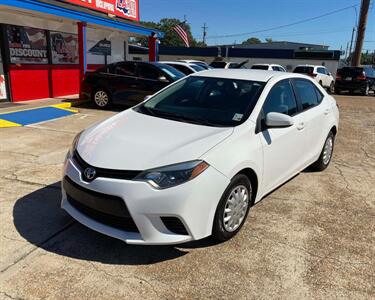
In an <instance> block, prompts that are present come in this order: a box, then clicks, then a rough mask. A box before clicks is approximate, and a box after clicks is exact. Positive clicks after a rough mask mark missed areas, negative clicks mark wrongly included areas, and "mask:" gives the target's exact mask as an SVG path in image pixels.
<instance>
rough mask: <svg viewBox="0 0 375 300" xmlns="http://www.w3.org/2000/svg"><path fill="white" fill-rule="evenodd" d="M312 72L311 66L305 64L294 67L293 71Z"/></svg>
mask: <svg viewBox="0 0 375 300" xmlns="http://www.w3.org/2000/svg"><path fill="white" fill-rule="evenodd" d="M313 72H314V68H313V67H307V66H300V67H297V68H295V69H294V71H293V73H300V74H311V73H313Z"/></svg>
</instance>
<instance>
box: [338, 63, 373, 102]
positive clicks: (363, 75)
mask: <svg viewBox="0 0 375 300" xmlns="http://www.w3.org/2000/svg"><path fill="white" fill-rule="evenodd" d="M370 90H375V69H374V68H372V67H344V68H342V69H338V70H337V74H336V81H335V92H336V93H337V94H340V93H341V92H342V91H349V92H350V93H353V92H356V91H359V92H360V93H361V94H362V95H368V93H369V91H370Z"/></svg>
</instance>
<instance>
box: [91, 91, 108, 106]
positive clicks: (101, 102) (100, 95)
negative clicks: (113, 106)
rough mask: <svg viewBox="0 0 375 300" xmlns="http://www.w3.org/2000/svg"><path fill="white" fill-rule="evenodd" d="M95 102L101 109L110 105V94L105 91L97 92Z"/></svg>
mask: <svg viewBox="0 0 375 300" xmlns="http://www.w3.org/2000/svg"><path fill="white" fill-rule="evenodd" d="M94 101H95V103H96V105H98V106H100V107H104V106H106V105H107V104H108V102H109V97H108V94H107V93H106V92H104V91H97V92H96V93H95V96H94Z"/></svg>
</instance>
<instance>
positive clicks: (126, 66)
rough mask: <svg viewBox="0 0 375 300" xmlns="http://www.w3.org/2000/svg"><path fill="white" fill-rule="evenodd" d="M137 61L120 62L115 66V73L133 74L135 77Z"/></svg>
mask: <svg viewBox="0 0 375 300" xmlns="http://www.w3.org/2000/svg"><path fill="white" fill-rule="evenodd" d="M135 69H136V66H135V63H131V62H126V63H118V64H117V65H116V67H115V74H118V75H122V76H132V77H135V76H136V73H135Z"/></svg>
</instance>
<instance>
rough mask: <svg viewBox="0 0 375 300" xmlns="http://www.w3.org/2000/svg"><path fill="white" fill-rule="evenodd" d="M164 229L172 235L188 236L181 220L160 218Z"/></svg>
mask: <svg viewBox="0 0 375 300" xmlns="http://www.w3.org/2000/svg"><path fill="white" fill-rule="evenodd" d="M160 219H161V220H162V221H163V223H164V225H165V227H167V229H168V230H169V231H171V232H173V233H176V234H181V235H188V232H187V231H186V228H185V226H184V224H182V222H181V220H180V219H179V218H176V217H161V218H160Z"/></svg>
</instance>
